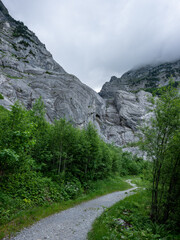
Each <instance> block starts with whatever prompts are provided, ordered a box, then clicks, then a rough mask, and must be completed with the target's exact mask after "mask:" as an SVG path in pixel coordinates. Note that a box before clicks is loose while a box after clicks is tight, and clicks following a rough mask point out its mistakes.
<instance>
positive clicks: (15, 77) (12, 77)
mask: <svg viewBox="0 0 180 240" xmlns="http://www.w3.org/2000/svg"><path fill="white" fill-rule="evenodd" d="M6 76H7V77H8V78H11V79H22V77H17V76H11V75H9V74H7V75H6Z"/></svg>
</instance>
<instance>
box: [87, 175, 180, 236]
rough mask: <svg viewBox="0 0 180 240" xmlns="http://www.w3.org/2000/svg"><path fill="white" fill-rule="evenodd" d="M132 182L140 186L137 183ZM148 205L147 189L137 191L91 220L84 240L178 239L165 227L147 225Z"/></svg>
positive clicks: (148, 217) (148, 195)
mask: <svg viewBox="0 0 180 240" xmlns="http://www.w3.org/2000/svg"><path fill="white" fill-rule="evenodd" d="M134 180H135V179H134ZM135 181H136V182H139V184H140V185H141V186H143V183H142V181H141V180H135ZM150 203H151V196H150V194H149V192H148V191H147V190H144V191H142V190H139V191H138V192H137V193H136V194H134V195H132V196H130V197H127V198H125V199H124V200H122V201H120V202H118V203H116V204H115V205H113V206H112V207H111V208H109V209H106V210H105V212H104V213H103V214H102V215H101V216H100V217H99V218H98V219H96V220H95V222H94V224H93V228H92V230H91V231H90V232H89V234H88V240H100V239H101V240H119V239H124V240H130V239H132V240H141V239H142V240H143V239H148V240H151V239H159V240H160V239H161V240H173V239H174V240H178V239H180V235H175V233H174V235H173V233H170V232H168V230H167V227H168V226H165V225H158V224H153V223H152V222H151V220H150Z"/></svg>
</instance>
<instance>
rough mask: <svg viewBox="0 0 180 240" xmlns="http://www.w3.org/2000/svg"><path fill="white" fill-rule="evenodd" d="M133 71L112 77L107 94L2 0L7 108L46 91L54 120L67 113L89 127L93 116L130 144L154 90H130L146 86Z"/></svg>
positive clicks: (105, 134)
mask: <svg viewBox="0 0 180 240" xmlns="http://www.w3.org/2000/svg"><path fill="white" fill-rule="evenodd" d="M178 64H179V63H177V65H178ZM178 66H179V65H178ZM133 74H139V73H135V72H134V73H133ZM142 74H143V73H142ZM128 76H131V72H129V73H127V74H125V75H124V77H123V79H120V80H119V79H117V78H116V77H114V78H112V79H111V81H110V83H106V84H105V85H104V87H103V90H102V91H101V94H100V95H101V96H103V98H102V97H101V96H100V95H99V94H97V93H96V92H95V91H93V90H92V89H91V88H89V87H88V86H86V85H85V84H83V83H82V82H80V80H79V79H77V77H75V76H74V75H72V74H68V73H67V72H66V71H65V70H64V69H63V68H62V67H61V66H60V65H59V64H58V63H56V62H55V61H54V60H53V57H52V55H51V54H50V53H49V52H48V50H47V49H46V47H45V45H44V44H42V43H41V42H40V40H39V39H38V38H37V37H36V35H35V34H34V33H33V32H32V31H30V30H29V29H28V28H27V27H26V26H25V25H24V24H23V23H21V22H19V21H16V20H14V19H13V18H12V17H11V16H10V15H9V13H8V10H7V9H6V8H5V6H4V5H3V3H2V1H1V0H0V94H1V95H2V96H3V98H4V99H0V105H2V106H4V107H5V108H7V109H10V106H11V105H12V104H13V103H14V102H15V101H17V100H19V101H20V102H21V103H22V104H23V105H24V106H25V107H26V108H27V109H30V108H31V107H32V104H33V102H34V101H35V100H36V99H37V98H39V97H40V96H41V97H42V100H43V101H44V103H45V107H46V113H47V114H46V118H47V120H48V121H49V122H53V120H54V119H59V118H61V117H66V118H67V119H68V120H70V121H72V122H73V123H74V124H75V125H76V126H78V127H84V126H86V125H87V124H88V122H90V121H91V122H92V123H93V124H94V125H95V126H96V128H97V130H98V132H99V134H100V135H101V137H102V138H103V139H104V140H106V141H108V142H114V143H115V144H116V145H120V146H122V145H126V144H127V143H129V142H132V141H136V140H137V137H136V134H135V133H136V132H137V129H138V125H139V124H141V123H142V122H143V121H144V119H146V118H149V117H150V115H149V113H148V108H149V107H151V106H150V104H149V102H148V97H149V96H150V95H151V94H150V93H147V92H145V91H142V90H141V91H139V92H138V91H137V92H128V91H129V90H132V86H134V87H133V90H138V89H139V90H140V88H141V87H136V85H133V84H132V83H131V81H130V80H128V79H129V78H128ZM131 79H134V78H133V76H131ZM145 82H146V83H147V81H145ZM145 82H144V83H143V82H142V84H146V83H145ZM119 83H120V85H119ZM119 86H120V87H119ZM122 86H123V87H122ZM143 86H144V85H143ZM112 89H113V91H112ZM103 92H104V93H105V94H104V93H103ZM107 96H108V97H107ZM1 98H2V97H1Z"/></svg>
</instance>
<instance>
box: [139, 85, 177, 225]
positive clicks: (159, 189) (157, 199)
mask: <svg viewBox="0 0 180 240" xmlns="http://www.w3.org/2000/svg"><path fill="white" fill-rule="evenodd" d="M155 105H156V108H155V110H154V117H153V118H152V119H151V125H149V126H146V127H144V128H143V133H144V137H143V139H142V142H141V146H142V148H143V149H144V150H146V152H147V153H148V155H149V156H150V158H151V160H152V163H153V168H152V179H151V181H152V203H151V219H152V221H153V222H158V223H163V224H164V223H168V222H171V225H172V227H174V228H179V221H180V214H179V213H180V175H179V172H180V95H179V93H178V90H176V89H175V88H173V85H172V84H170V85H169V86H168V87H167V88H166V89H165V90H163V89H162V91H161V95H160V98H159V99H158V100H156V102H155ZM179 230H180V229H179Z"/></svg>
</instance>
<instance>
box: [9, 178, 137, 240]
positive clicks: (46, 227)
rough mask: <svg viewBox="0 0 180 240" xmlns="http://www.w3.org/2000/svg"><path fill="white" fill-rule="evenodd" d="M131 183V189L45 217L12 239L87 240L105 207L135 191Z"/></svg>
mask: <svg viewBox="0 0 180 240" xmlns="http://www.w3.org/2000/svg"><path fill="white" fill-rule="evenodd" d="M128 182H130V181H129V180H128ZM131 185H132V186H133V188H131V189H129V190H125V191H120V192H114V193H111V194H107V195H105V196H102V197H98V198H96V199H94V200H91V201H88V202H84V203H81V204H80V205H77V206H75V207H73V208H70V209H67V210H65V211H62V212H60V213H57V214H54V215H52V216H50V217H47V218H44V219H42V220H40V221H39V222H37V223H36V224H34V225H32V226H31V227H29V228H26V229H24V230H23V231H22V232H20V233H19V234H18V235H17V236H16V237H14V238H11V240H44V239H50V240H85V239H87V238H86V237H87V233H88V232H89V231H90V230H91V226H92V223H93V221H94V220H95V219H96V218H97V217H98V216H100V215H101V213H102V212H103V211H104V209H105V208H107V207H110V206H112V205H113V204H115V203H116V202H118V201H119V200H122V199H124V198H125V197H126V196H129V195H131V194H133V193H134V192H132V190H134V189H136V186H135V185H134V184H131Z"/></svg>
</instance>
